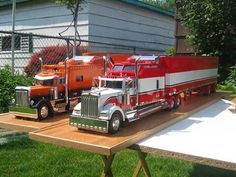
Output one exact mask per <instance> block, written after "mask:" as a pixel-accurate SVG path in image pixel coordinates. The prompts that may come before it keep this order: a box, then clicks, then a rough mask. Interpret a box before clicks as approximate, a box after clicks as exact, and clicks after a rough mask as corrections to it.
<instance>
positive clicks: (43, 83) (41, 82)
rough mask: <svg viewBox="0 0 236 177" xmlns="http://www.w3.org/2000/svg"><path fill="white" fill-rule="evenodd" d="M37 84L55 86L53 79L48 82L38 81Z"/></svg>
mask: <svg viewBox="0 0 236 177" xmlns="http://www.w3.org/2000/svg"><path fill="white" fill-rule="evenodd" d="M36 84H38V85H46V86H50V85H52V84H53V79H48V80H37V79H36Z"/></svg>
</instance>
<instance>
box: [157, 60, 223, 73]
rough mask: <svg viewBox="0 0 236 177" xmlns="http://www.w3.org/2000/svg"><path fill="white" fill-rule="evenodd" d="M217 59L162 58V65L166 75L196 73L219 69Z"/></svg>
mask: <svg viewBox="0 0 236 177" xmlns="http://www.w3.org/2000/svg"><path fill="white" fill-rule="evenodd" d="M218 63H219V59H218V58H217V57H203V56H173V57H163V58H160V64H161V65H162V67H164V68H165V71H166V73H175V72H184V71H194V70H204V69H213V68H218Z"/></svg>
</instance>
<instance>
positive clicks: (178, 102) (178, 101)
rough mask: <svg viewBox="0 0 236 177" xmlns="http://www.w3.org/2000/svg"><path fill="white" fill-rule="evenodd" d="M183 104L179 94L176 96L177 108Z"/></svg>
mask: <svg viewBox="0 0 236 177" xmlns="http://www.w3.org/2000/svg"><path fill="white" fill-rule="evenodd" d="M180 105H181V96H180V95H177V96H176V97H175V108H178V107H179V106H180Z"/></svg>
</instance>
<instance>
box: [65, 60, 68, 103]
mask: <svg viewBox="0 0 236 177" xmlns="http://www.w3.org/2000/svg"><path fill="white" fill-rule="evenodd" d="M68 60H69V57H67V58H66V59H65V97H66V104H68V103H69V93H68V71H67V61H68Z"/></svg>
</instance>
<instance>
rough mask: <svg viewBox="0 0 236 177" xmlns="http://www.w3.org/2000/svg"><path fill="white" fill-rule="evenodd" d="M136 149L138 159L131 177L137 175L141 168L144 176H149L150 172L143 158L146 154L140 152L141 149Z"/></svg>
mask: <svg viewBox="0 0 236 177" xmlns="http://www.w3.org/2000/svg"><path fill="white" fill-rule="evenodd" d="M136 151H137V153H138V156H139V161H138V164H137V166H136V168H135V171H134V174H133V177H138V176H139V173H140V171H141V168H142V169H143V172H144V174H145V176H146V177H151V173H150V171H149V169H148V166H147V162H146V159H145V158H146V156H147V154H146V153H144V152H141V150H136Z"/></svg>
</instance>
